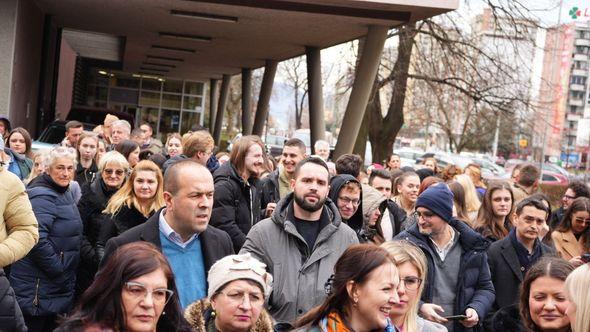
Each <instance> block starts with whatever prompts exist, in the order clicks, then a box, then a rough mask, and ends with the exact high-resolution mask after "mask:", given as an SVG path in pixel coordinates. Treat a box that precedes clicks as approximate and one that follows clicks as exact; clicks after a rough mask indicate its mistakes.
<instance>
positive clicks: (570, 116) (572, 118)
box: [565, 113, 581, 121]
mask: <svg viewBox="0 0 590 332" xmlns="http://www.w3.org/2000/svg"><path fill="white" fill-rule="evenodd" d="M565 118H566V120H567V121H579V120H580V118H581V116H580V114H579V113H567V115H566V117H565Z"/></svg>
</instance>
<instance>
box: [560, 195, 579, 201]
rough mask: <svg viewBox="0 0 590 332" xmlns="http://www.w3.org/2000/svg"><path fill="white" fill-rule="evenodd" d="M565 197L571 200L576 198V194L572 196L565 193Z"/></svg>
mask: <svg viewBox="0 0 590 332" xmlns="http://www.w3.org/2000/svg"><path fill="white" fill-rule="evenodd" d="M563 199H566V200H568V201H571V200H573V199H576V196H570V195H563Z"/></svg>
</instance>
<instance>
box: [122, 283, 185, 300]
mask: <svg viewBox="0 0 590 332" xmlns="http://www.w3.org/2000/svg"><path fill="white" fill-rule="evenodd" d="M125 291H127V293H128V294H129V295H131V297H132V298H133V299H135V300H140V299H146V298H147V295H148V293H149V294H151V295H152V300H153V301H154V302H155V303H157V304H160V305H162V304H163V305H166V303H168V301H170V299H171V298H172V295H174V292H173V291H171V290H169V289H167V288H156V289H153V290H151V291H150V290H148V289H147V287H146V286H145V285H144V284H142V283H140V282H134V281H128V282H126V283H125Z"/></svg>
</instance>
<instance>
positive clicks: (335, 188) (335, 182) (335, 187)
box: [328, 174, 363, 239]
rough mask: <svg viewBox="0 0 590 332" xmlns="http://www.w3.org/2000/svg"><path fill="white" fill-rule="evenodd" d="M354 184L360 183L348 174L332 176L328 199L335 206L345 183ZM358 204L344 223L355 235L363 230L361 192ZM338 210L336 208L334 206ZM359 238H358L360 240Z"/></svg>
mask: <svg viewBox="0 0 590 332" xmlns="http://www.w3.org/2000/svg"><path fill="white" fill-rule="evenodd" d="M351 181H352V182H356V183H358V184H359V185H360V182H359V181H358V180H357V179H356V178H355V177H354V176H352V175H349V174H340V175H336V176H333V177H332V178H331V179H330V192H329V193H328V197H330V199H331V200H332V202H334V204H336V203H337V202H338V195H340V190H341V189H342V186H343V185H344V184H345V183H348V182H351ZM359 199H360V204H359V206H358V208H357V210H356V212H355V213H354V214H353V215H352V217H350V219H348V220H346V221H344V222H345V223H346V224H347V225H348V226H349V227H350V228H352V229H353V230H354V231H355V232H356V233H357V234H360V232H361V229H362V228H363V203H362V202H363V193H362V191H361V196H360V197H359ZM336 208H338V206H336ZM360 238H361V237H359V239H360Z"/></svg>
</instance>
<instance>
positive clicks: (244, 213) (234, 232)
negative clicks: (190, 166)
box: [211, 162, 260, 250]
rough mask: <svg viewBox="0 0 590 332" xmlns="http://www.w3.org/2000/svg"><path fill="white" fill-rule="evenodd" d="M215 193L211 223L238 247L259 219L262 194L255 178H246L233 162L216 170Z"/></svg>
mask: <svg viewBox="0 0 590 332" xmlns="http://www.w3.org/2000/svg"><path fill="white" fill-rule="evenodd" d="M213 181H214V182H215V195H214V200H213V212H212V213H211V225H213V226H215V227H217V228H219V229H221V230H223V231H225V232H226V233H227V234H229V237H230V238H231V239H232V242H233V245H234V248H235V249H236V250H239V249H240V248H241V247H242V245H243V244H244V241H246V234H248V232H249V231H250V228H252V226H253V225H254V224H256V223H257V222H258V220H260V197H259V194H258V189H257V187H256V186H255V180H249V181H248V182H246V181H244V179H242V177H241V176H239V175H238V172H237V170H236V169H235V168H234V166H233V165H232V164H231V163H229V162H228V163H225V164H223V165H222V166H221V167H219V168H218V169H217V171H215V173H214V174H213Z"/></svg>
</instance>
